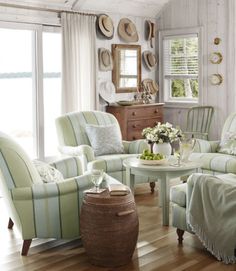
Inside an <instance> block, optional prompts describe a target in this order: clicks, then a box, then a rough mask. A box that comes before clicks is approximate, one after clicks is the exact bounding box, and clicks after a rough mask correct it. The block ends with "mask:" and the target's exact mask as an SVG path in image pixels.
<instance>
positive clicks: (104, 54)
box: [98, 48, 113, 71]
mask: <svg viewBox="0 0 236 271" xmlns="http://www.w3.org/2000/svg"><path fill="white" fill-rule="evenodd" d="M98 60H99V69H100V70H101V71H111V70H112V69H113V59H112V55H111V52H110V50H108V49H105V48H99V49H98Z"/></svg>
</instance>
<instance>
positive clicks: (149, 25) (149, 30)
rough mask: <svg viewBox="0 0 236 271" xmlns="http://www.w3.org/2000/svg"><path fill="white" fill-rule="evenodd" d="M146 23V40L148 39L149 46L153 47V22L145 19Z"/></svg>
mask: <svg viewBox="0 0 236 271" xmlns="http://www.w3.org/2000/svg"><path fill="white" fill-rule="evenodd" d="M146 23H147V40H150V45H151V48H153V40H152V39H153V38H155V31H156V30H155V23H153V22H151V21H150V20H147V21H146Z"/></svg>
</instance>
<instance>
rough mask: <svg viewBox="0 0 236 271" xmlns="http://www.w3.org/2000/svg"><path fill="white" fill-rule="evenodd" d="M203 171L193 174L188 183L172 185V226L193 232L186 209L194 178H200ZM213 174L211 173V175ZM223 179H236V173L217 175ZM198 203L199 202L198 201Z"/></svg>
mask: <svg viewBox="0 0 236 271" xmlns="http://www.w3.org/2000/svg"><path fill="white" fill-rule="evenodd" d="M200 175H202V174H201V173H194V174H192V175H191V176H190V177H189V179H188V181H187V183H184V184H179V185H176V186H172V187H171V191H170V200H171V205H172V226H173V227H175V228H178V229H180V230H184V231H188V232H190V233H192V231H191V228H190V226H189V225H188V224H187V222H186V210H187V209H188V205H189V202H190V200H191V195H192V191H193V184H194V182H192V181H191V180H192V178H195V179H196V178H198V176H200ZM208 175H209V174H208ZM209 176H211V175H209ZM217 177H218V178H220V179H221V180H222V181H227V180H230V181H235V178H236V175H235V174H232V173H228V174H220V175H218V176H217ZM196 204H197V202H196Z"/></svg>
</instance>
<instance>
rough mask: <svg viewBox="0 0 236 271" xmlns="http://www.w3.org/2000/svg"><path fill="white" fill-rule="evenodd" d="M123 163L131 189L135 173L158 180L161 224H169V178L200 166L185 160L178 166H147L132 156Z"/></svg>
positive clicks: (169, 163)
mask: <svg viewBox="0 0 236 271" xmlns="http://www.w3.org/2000/svg"><path fill="white" fill-rule="evenodd" d="M123 164H124V166H125V167H126V185H128V186H129V187H130V188H131V190H132V191H133V189H134V176H135V175H141V176H146V177H155V178H158V181H160V196H161V206H162V224H163V226H168V225H169V202H170V187H169V181H170V179H173V178H177V177H181V176H185V175H190V174H191V173H193V172H196V171H197V169H198V168H200V167H201V164H200V163H196V162H186V163H182V164H181V165H180V166H176V165H172V164H171V162H167V163H166V164H165V165H155V166H149V165H143V164H141V163H140V162H139V160H138V159H137V158H134V157H132V158H128V159H125V160H124V162H123Z"/></svg>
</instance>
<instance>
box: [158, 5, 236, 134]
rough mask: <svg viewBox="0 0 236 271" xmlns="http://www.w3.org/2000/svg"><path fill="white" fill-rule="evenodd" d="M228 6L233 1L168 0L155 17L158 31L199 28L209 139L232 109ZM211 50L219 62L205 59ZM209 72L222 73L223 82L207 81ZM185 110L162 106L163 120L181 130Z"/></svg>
mask: <svg viewBox="0 0 236 271" xmlns="http://www.w3.org/2000/svg"><path fill="white" fill-rule="evenodd" d="M230 5H231V6H230ZM232 9H235V4H234V3H233V1H230V0H172V1H171V2H170V3H169V4H167V5H166V7H165V8H164V9H163V12H162V13H161V14H160V17H159V18H158V26H159V30H165V29H177V28H187V27H198V26H202V27H203V90H202V91H203V105H212V106H214V108H215V115H214V119H213V125H212V127H211V131H210V138H211V139H216V138H219V137H220V132H221V129H222V126H223V124H224V121H225V119H226V117H227V116H228V115H229V114H230V113H231V112H234V111H236V104H235V90H236V85H235V84H234V83H235V82H234V80H233V81H232V78H233V77H234V75H235V61H234V60H235V56H234V55H235V53H234V54H233V55H232V53H233V52H234V50H235V46H234V45H235V42H234V40H235V37H234V38H232V37H230V35H232V32H233V31H234V32H235V30H234V29H235V25H232V24H233V23H234V22H235V20H232V17H233V18H234V16H235V12H234V10H233V11H232ZM233 12H234V13H233ZM230 14H231V16H229V15H230ZM234 19H235V18H234ZM234 34H235V33H234ZM215 37H220V38H221V43H220V44H219V45H215V44H214V38H215ZM229 38H230V39H231V40H230V39H229ZM232 41H233V42H232ZM232 47H233V48H232ZM229 48H230V50H229ZM213 51H219V52H221V53H222V55H223V61H222V63H220V64H218V65H217V64H212V63H211V62H210V61H209V55H210V54H211V53H212V52H213ZM229 54H231V56H230V55H229ZM231 57H232V58H233V59H231ZM213 73H220V74H222V76H223V78H224V81H223V83H222V84H221V85H220V86H212V85H211V84H210V81H209V78H210V75H211V74H213ZM229 73H230V75H229ZM232 84H234V87H232ZM229 86H230V87H229ZM186 112H187V111H186V109H181V108H166V109H165V119H166V120H168V121H170V122H172V123H175V124H178V125H180V126H181V127H183V129H184V128H185V122H186V121H185V119H186Z"/></svg>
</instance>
